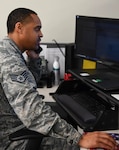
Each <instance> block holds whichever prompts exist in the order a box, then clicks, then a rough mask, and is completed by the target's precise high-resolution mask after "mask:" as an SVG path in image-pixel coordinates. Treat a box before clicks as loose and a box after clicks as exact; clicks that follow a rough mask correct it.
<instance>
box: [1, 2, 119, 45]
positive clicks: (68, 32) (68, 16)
mask: <svg viewBox="0 0 119 150" xmlns="http://www.w3.org/2000/svg"><path fill="white" fill-rule="evenodd" d="M18 7H27V8H30V9H33V10H35V11H36V12H37V13H38V15H39V17H40V18H41V21H42V25H43V28H42V32H43V34H44V38H43V39H42V42H52V39H55V40H56V41H57V42H61V43H69V42H74V37H75V16H76V15H88V16H100V17H112V18H119V0H3V1H1V4H0V39H1V38H3V37H4V36H5V35H6V19H7V16H8V14H9V12H10V11H12V10H13V9H15V8H18Z"/></svg>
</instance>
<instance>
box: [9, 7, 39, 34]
mask: <svg viewBox="0 0 119 150" xmlns="http://www.w3.org/2000/svg"><path fill="white" fill-rule="evenodd" d="M31 14H35V15H37V13H36V12H34V11H33V10H30V9H27V8H17V9H15V10H13V11H12V12H11V13H10V14H9V16H8V19H7V33H12V32H13V31H14V28H15V24H16V23H17V22H24V21H25V20H26V18H28V17H31V16H30V15H31Z"/></svg>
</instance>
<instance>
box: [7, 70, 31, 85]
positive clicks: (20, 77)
mask: <svg viewBox="0 0 119 150" xmlns="http://www.w3.org/2000/svg"><path fill="white" fill-rule="evenodd" d="M10 77H11V80H12V81H16V82H20V83H23V82H25V80H26V79H28V75H27V72H26V71H23V72H22V73H20V74H10Z"/></svg>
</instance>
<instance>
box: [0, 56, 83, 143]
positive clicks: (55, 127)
mask: <svg viewBox="0 0 119 150" xmlns="http://www.w3.org/2000/svg"><path fill="white" fill-rule="evenodd" d="M1 75H2V81H1V83H2V86H3V89H4V92H5V94H6V97H7V99H8V101H9V103H10V105H11V106H12V108H13V109H14V111H15V113H16V114H17V116H18V117H19V119H20V120H21V121H22V122H23V124H24V125H25V126H26V127H27V128H29V129H31V130H34V131H37V132H40V133H42V134H45V135H46V134H48V135H50V136H53V137H57V138H64V139H67V140H68V142H69V143H71V144H77V142H78V141H79V139H80V136H81V135H80V133H78V132H77V131H76V130H75V129H74V128H73V127H72V126H71V125H70V124H68V123H67V122H66V121H65V120H63V119H61V118H60V117H59V115H58V114H57V113H55V112H53V111H52V110H51V108H50V106H48V105H46V104H45V102H43V101H42V99H41V97H40V95H39V93H38V91H37V89H36V83H35V80H34V77H33V76H32V74H31V72H30V71H29V70H28V68H27V67H26V65H25V63H24V62H23V61H22V59H20V58H15V57H10V58H9V57H8V58H6V59H5V60H4V61H3V64H2V66H1ZM41 94H42V93H41Z"/></svg>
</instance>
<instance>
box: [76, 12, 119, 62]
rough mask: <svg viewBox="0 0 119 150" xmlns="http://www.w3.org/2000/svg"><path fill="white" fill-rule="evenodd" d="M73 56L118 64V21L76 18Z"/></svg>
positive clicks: (85, 17)
mask: <svg viewBox="0 0 119 150" xmlns="http://www.w3.org/2000/svg"><path fill="white" fill-rule="evenodd" d="M75 46H76V47H75V55H76V56H79V57H83V58H86V59H91V60H95V61H105V62H113V63H119V19H112V18H101V17H89V16H79V15H77V16H76V30H75Z"/></svg>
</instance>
